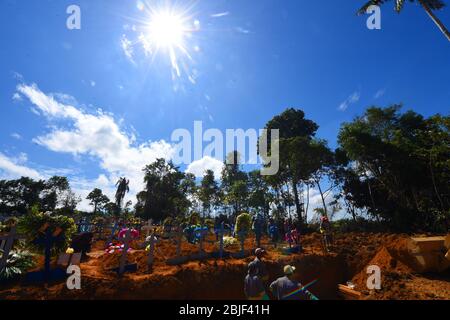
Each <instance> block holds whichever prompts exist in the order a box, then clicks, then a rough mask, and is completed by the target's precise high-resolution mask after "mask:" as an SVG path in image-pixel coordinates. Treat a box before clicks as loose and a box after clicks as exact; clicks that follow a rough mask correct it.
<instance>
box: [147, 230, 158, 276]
mask: <svg viewBox="0 0 450 320" xmlns="http://www.w3.org/2000/svg"><path fill="white" fill-rule="evenodd" d="M158 242H159V240H158V239H157V238H156V234H155V232H152V234H151V235H150V241H148V243H149V245H150V248H149V251H148V257H147V265H148V268H149V269H151V268H152V266H153V260H154V256H155V255H154V252H155V244H156V243H158ZM146 243H147V241H146Z"/></svg>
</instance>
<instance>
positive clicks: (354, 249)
mask: <svg viewBox="0 0 450 320" xmlns="http://www.w3.org/2000/svg"><path fill="white" fill-rule="evenodd" d="M143 238H144V236H141V239H139V240H133V241H132V242H131V244H130V246H131V248H133V250H131V251H130V252H129V253H128V254H127V260H128V263H136V264H137V270H136V271H134V272H126V273H124V274H123V275H122V276H119V275H118V274H117V272H115V271H112V269H113V268H117V267H118V265H119V260H120V257H121V254H120V253H112V254H109V253H105V250H104V249H105V241H103V240H102V241H95V242H94V244H93V246H92V249H91V251H90V253H89V254H88V255H87V257H86V258H85V259H82V261H81V264H80V268H81V289H80V290H69V289H67V287H66V283H65V280H64V281H59V282H50V283H48V284H27V283H25V282H24V280H23V279H22V280H17V281H15V282H12V283H9V284H6V285H1V286H0V299H2V300H3V299H10V300H21V299H24V300H28V299H33V300H34V299H38V300H58V299H69V300H72V299H75V300H77V299H162V300H166V299H175V300H180V299H207V300H208V299H217V300H224V299H245V296H244V292H243V280H244V277H245V275H246V271H247V264H248V263H249V262H250V261H251V260H252V259H253V257H252V255H251V253H252V249H254V248H255V239H254V238H253V237H249V238H247V239H246V241H245V246H244V248H245V252H244V257H238V254H239V253H241V248H240V246H239V244H237V245H235V246H232V247H226V248H225V252H228V253H232V254H235V255H236V256H235V257H233V256H228V257H223V258H219V257H211V256H208V253H213V252H217V250H218V244H217V242H215V240H216V239H215V236H214V235H209V236H208V237H207V238H206V239H205V243H204V244H203V250H204V252H205V254H204V256H203V258H200V256H199V259H196V260H195V259H194V260H191V261H189V260H186V261H178V262H177V263H175V264H172V263H167V262H168V261H170V260H171V259H172V258H174V257H176V256H177V255H178V254H179V255H180V256H181V257H188V256H191V257H195V256H196V255H198V253H199V245H198V244H195V245H194V244H189V243H188V242H186V241H183V242H182V243H181V246H180V248H179V250H180V252H177V245H176V242H175V240H174V239H160V241H159V242H157V243H156V244H155V249H154V256H153V266H152V268H151V269H150V270H149V268H148V265H147V263H148V252H147V251H146V250H145V249H144V248H142V244H141V243H142V241H143ZM408 238H409V236H408V235H404V234H387V233H342V234H336V235H335V239H334V244H333V251H332V252H331V253H324V251H323V249H322V245H321V235H320V234H318V233H312V234H308V235H304V236H303V237H302V246H303V250H302V252H300V253H298V254H290V255H286V253H285V252H283V251H282V250H281V246H284V245H285V244H282V245H280V246H279V247H278V248H274V246H273V244H272V243H270V242H269V240H268V239H267V238H263V240H262V246H263V247H264V248H265V249H266V250H267V256H266V258H265V262H266V265H267V268H268V273H269V278H270V280H271V281H272V280H274V279H276V278H277V277H279V276H281V273H282V267H283V266H284V265H285V264H291V265H294V266H295V267H296V268H297V272H296V277H297V279H298V280H300V281H301V282H302V283H303V284H307V283H309V282H311V281H314V280H317V282H316V283H315V284H314V285H313V286H311V287H310V288H309V290H310V291H311V292H313V293H314V294H315V295H317V296H318V297H319V299H321V300H325V299H343V296H342V295H340V293H339V290H338V285H339V284H346V283H347V282H348V281H351V282H352V283H353V284H354V285H355V289H356V290H357V291H358V292H359V293H360V294H361V296H360V297H359V299H450V273H448V272H447V273H440V274H418V273H415V272H414V269H413V268H412V264H413V261H411V257H410V256H409V255H408V254H406V243H407V239H408ZM36 259H37V266H36V269H42V268H43V265H44V258H43V257H42V256H39V257H37V258H36ZM55 264H56V259H55V260H54V261H52V265H53V266H54V265H55ZM373 264H376V265H378V266H380V268H381V272H382V288H381V290H368V289H367V287H366V280H367V277H368V275H367V273H366V268H367V266H368V265H373Z"/></svg>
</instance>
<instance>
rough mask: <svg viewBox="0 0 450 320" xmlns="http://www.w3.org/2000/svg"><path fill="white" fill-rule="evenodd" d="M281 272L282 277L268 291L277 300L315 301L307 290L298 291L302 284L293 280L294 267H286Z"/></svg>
mask: <svg viewBox="0 0 450 320" xmlns="http://www.w3.org/2000/svg"><path fill="white" fill-rule="evenodd" d="M283 271H284V277H281V278H278V279H277V280H275V281H274V282H272V284H271V285H270V291H271V292H272V293H273V295H274V296H275V297H276V298H277V299H278V300H299V299H302V300H306V299H310V300H317V298H316V297H315V296H314V295H313V294H312V293H311V292H309V291H308V290H306V289H304V290H300V289H301V288H302V287H303V286H302V284H301V283H300V282H298V281H296V280H294V279H293V275H294V272H295V267H293V266H290V265H287V266H285V267H284V268H283Z"/></svg>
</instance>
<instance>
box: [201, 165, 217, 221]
mask: <svg viewBox="0 0 450 320" xmlns="http://www.w3.org/2000/svg"><path fill="white" fill-rule="evenodd" d="M198 194H199V199H200V201H201V203H202V208H203V212H204V213H207V214H208V215H211V210H212V208H214V207H215V206H216V205H217V204H218V200H219V199H218V198H219V185H218V183H217V181H216V179H215V177H214V172H213V171H212V170H206V172H205V174H204V176H203V179H202V181H201V184H200V188H199V190H198Z"/></svg>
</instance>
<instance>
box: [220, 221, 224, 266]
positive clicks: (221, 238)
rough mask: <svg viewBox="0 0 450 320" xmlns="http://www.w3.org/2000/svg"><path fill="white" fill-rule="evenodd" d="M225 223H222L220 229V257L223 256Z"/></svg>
mask: <svg viewBox="0 0 450 320" xmlns="http://www.w3.org/2000/svg"><path fill="white" fill-rule="evenodd" d="M223 228H224V223H223V222H222V223H221V224H220V231H219V257H220V259H222V258H223V233H224V229H223Z"/></svg>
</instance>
